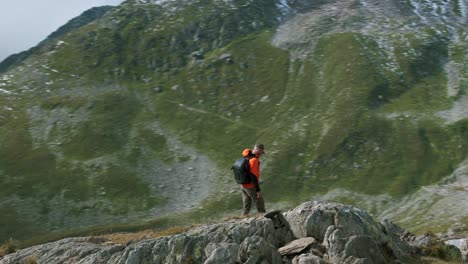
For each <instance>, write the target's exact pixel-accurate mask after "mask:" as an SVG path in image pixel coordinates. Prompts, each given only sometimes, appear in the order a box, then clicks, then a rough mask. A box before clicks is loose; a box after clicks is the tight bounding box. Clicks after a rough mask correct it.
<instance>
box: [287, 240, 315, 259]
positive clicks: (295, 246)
mask: <svg viewBox="0 0 468 264" xmlns="http://www.w3.org/2000/svg"><path fill="white" fill-rule="evenodd" d="M314 243H316V240H315V238H313V237H304V238H300V239H297V240H294V241H291V242H290V243H288V244H287V245H286V246H284V247H281V248H280V249H278V253H280V255H281V256H287V255H295V254H299V253H301V252H302V251H304V250H305V249H306V248H308V247H309V246H310V245H312V244H314Z"/></svg>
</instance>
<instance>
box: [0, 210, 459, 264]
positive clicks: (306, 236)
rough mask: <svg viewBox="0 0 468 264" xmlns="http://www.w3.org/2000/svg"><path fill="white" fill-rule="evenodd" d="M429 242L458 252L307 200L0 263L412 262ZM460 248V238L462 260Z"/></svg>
mask: <svg viewBox="0 0 468 264" xmlns="http://www.w3.org/2000/svg"><path fill="white" fill-rule="evenodd" d="M461 243H463V242H461ZM464 243H465V244H466V241H465V242H464ZM458 244H460V243H458ZM434 248H437V250H438V251H437V252H442V253H443V254H442V255H440V256H442V257H444V258H445V259H447V260H461V258H462V255H461V252H460V250H459V249H458V248H457V247H456V246H453V245H445V244H444V243H443V242H441V241H440V240H438V239H437V238H435V237H433V236H430V235H425V236H420V237H416V236H414V235H412V234H410V233H409V232H407V231H405V230H404V229H402V228H401V227H399V226H397V225H395V224H393V223H392V222H390V221H388V220H384V221H382V222H380V223H378V222H375V221H374V220H373V219H372V217H371V216H370V215H369V214H368V213H366V212H364V211H362V210H360V209H358V208H355V207H352V206H348V205H342V204H337V203H324V202H317V201H310V202H306V203H303V204H302V205H300V206H298V207H296V208H295V209H292V210H290V211H287V212H285V213H281V212H280V211H273V212H269V213H267V214H265V215H264V216H257V217H252V218H245V219H237V220H229V221H226V222H222V223H216V224H207V225H202V226H198V227H195V228H193V229H191V230H189V231H187V232H185V233H182V234H178V235H174V236H166V237H160V238H156V239H148V240H143V241H139V242H136V243H128V244H127V245H121V244H113V243H111V242H109V241H106V239H104V238H102V237H81V238H68V239H64V240H60V241H57V242H52V243H48V244H44V245H38V246H34V247H30V248H26V249H23V250H20V251H18V252H16V253H13V254H10V255H6V256H5V257H3V258H2V259H0V263H2V264H12V263H23V262H24V261H25V260H27V259H34V260H35V261H37V263H51V264H53V263H65V262H67V263H68V262H73V263H122V264H123V263H126V264H136V263H205V264H208V263H294V264H298V263H317V264H318V263H340V264H343V263H414V261H416V260H417V259H418V258H419V257H420V256H422V255H430V254H431V253H432V252H433V249H434ZM466 253H467V252H466V245H465V249H464V258H465V259H466Z"/></svg>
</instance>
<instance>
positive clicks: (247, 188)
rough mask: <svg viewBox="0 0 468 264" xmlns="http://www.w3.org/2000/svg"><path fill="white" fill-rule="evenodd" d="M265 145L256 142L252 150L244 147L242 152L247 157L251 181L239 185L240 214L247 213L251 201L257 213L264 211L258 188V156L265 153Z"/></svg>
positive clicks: (263, 203)
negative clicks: (241, 207) (240, 194)
mask: <svg viewBox="0 0 468 264" xmlns="http://www.w3.org/2000/svg"><path fill="white" fill-rule="evenodd" d="M264 150H265V146H264V145H263V144H256V145H255V147H254V149H253V151H250V149H245V150H244V151H243V152H242V156H243V157H244V158H247V159H249V166H250V173H251V179H252V182H251V183H246V184H242V185H241V191H242V203H243V210H242V216H245V215H248V214H249V212H250V208H251V207H252V202H253V203H255V205H256V207H257V211H258V212H259V213H265V202H264V201H263V197H262V192H261V190H260V184H259V182H260V161H259V158H260V157H261V156H262V155H263V154H265V151H264Z"/></svg>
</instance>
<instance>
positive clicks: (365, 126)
mask: <svg viewBox="0 0 468 264" xmlns="http://www.w3.org/2000/svg"><path fill="white" fill-rule="evenodd" d="M466 10H467V9H466V4H465V2H464V1H462V0H451V1H439V0H432V1H416V0H414V1H397V2H395V1H376V0H375V1H374V0H372V1H371V0H367V1H364V0H361V1H358V0H352V1H351V0H347V1H287V0H282V1H272V0H256V1H250V0H237V1H217V0H193V1H142V0H140V1H135V0H133V1H126V2H124V3H123V4H122V5H120V6H119V7H116V8H114V9H111V10H110V11H108V12H107V13H106V14H105V15H104V16H103V17H102V18H100V19H97V20H95V21H93V22H91V23H88V24H86V25H83V26H80V27H77V28H76V29H73V30H71V31H69V32H67V33H65V34H63V35H61V36H59V37H57V38H55V39H54V41H49V42H47V43H46V44H45V45H44V46H42V47H41V48H40V49H38V50H35V51H34V52H33V53H32V54H31V55H29V56H28V57H27V58H26V59H25V60H24V61H22V63H21V65H18V66H16V67H13V68H11V69H10V70H8V71H7V72H5V73H4V74H3V75H2V76H0V94H1V95H2V96H1V97H0V100H1V105H2V108H0V134H1V137H0V153H1V157H2V159H1V160H0V186H1V187H0V196H1V198H2V199H1V202H0V214H1V215H3V216H5V217H2V219H0V221H2V222H0V226H2V229H0V239H5V238H8V237H11V236H13V237H16V238H25V237H28V236H29V235H30V234H38V233H42V232H49V231H51V230H66V229H70V228H76V227H82V226H95V225H99V224H109V223H115V222H128V221H133V220H136V219H140V220H141V219H142V218H143V219H144V218H148V217H152V216H153V217H154V216H155V215H156V216H160V215H164V214H167V213H172V212H181V211H188V212H191V214H190V216H191V217H193V216H195V218H196V219H199V218H200V217H206V216H208V215H215V212H216V213H218V214H222V213H223V212H230V211H232V210H236V209H238V208H240V206H241V205H240V198H239V194H238V193H237V192H236V190H237V188H238V187H237V186H236V185H235V184H234V181H233V179H231V178H232V177H231V172H230V171H229V169H228V168H229V167H230V165H231V162H232V161H233V160H235V159H236V158H237V157H238V156H239V155H240V152H241V151H242V149H243V148H245V147H249V146H252V145H253V144H254V143H255V142H262V143H264V144H265V145H266V146H267V153H268V154H267V155H266V156H264V159H263V161H262V168H263V170H262V174H263V177H264V178H265V183H264V185H263V190H264V194H265V196H266V199H267V206H270V207H274V206H276V207H279V206H282V204H285V203H286V204H287V203H292V204H295V203H298V202H300V201H303V200H307V199H310V198H312V197H314V198H322V199H333V200H337V201H341V202H348V203H353V204H357V205H359V206H361V207H364V208H366V209H368V210H371V212H372V213H373V214H374V215H376V216H389V215H391V217H392V219H394V220H397V222H398V221H400V222H402V223H404V224H405V225H406V226H407V227H410V228H412V229H414V230H420V229H425V228H433V229H435V230H438V231H442V230H446V229H447V228H448V227H456V228H458V229H459V230H463V229H465V228H467V226H466V225H467V224H468V223H467V215H468V212H466V208H465V207H466V206H465V205H466V201H465V200H464V199H466V198H463V197H467V196H466V192H467V189H466V188H467V185H466V182H467V180H466V179H467V175H468V173H467V171H466V163H464V161H465V160H466V158H467V154H468V153H467V152H468V146H467V143H468V120H467V118H468V113H467V111H466V109H468V105H467V104H468V97H467V96H466V92H467V90H468V84H467V81H466V76H467V60H468V55H467V53H466V51H467V46H466V45H467V44H466V42H467V38H468V36H467V31H466V26H467V11H466ZM464 164H465V165H464ZM422 186H431V187H430V188H427V187H426V188H423V189H421V187H422ZM453 197H462V198H460V199H453ZM418 199H421V201H424V202H421V203H412V202H413V201H417V200H418ZM448 203H450V204H451V205H452V206H454V207H455V208H465V209H462V210H459V211H457V212H448V211H444V210H446V209H444V210H441V209H440V208H444V206H445V205H446V204H448ZM405 206H406V207H405ZM391 208H409V209H411V210H409V209H408V210H391ZM389 210H391V211H389ZM424 212H430V213H429V214H425V213H424ZM449 213H450V215H449ZM192 219H193V218H192ZM4 227H6V228H4Z"/></svg>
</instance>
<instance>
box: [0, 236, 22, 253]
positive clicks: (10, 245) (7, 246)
mask: <svg viewBox="0 0 468 264" xmlns="http://www.w3.org/2000/svg"><path fill="white" fill-rule="evenodd" d="M17 249H18V241H16V240H14V239H11V238H10V239H8V240H7V241H6V242H5V243H3V244H2V245H0V257H3V256H5V255H7V254H10V253H13V252H15V251H16V250H17Z"/></svg>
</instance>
